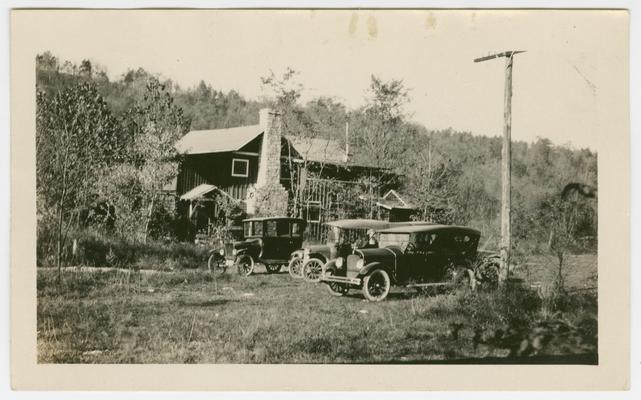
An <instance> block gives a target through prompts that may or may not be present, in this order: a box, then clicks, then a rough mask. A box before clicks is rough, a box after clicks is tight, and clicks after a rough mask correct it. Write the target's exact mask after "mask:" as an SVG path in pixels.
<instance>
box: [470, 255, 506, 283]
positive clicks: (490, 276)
mask: <svg viewBox="0 0 641 400" xmlns="http://www.w3.org/2000/svg"><path fill="white" fill-rule="evenodd" d="M500 271H501V265H500V263H499V261H498V260H487V261H484V262H483V263H482V264H481V265H479V266H478V267H477V268H476V271H475V273H474V275H475V277H476V283H477V285H478V287H479V288H481V289H496V288H497V287H498V285H499V276H500Z"/></svg>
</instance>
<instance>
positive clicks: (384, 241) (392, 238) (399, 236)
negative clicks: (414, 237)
mask: <svg viewBox="0 0 641 400" xmlns="http://www.w3.org/2000/svg"><path fill="white" fill-rule="evenodd" d="M409 240H410V234H409V233H381V234H380V235H379V237H378V245H379V247H387V246H399V247H403V246H405V245H407V243H408V242H409Z"/></svg>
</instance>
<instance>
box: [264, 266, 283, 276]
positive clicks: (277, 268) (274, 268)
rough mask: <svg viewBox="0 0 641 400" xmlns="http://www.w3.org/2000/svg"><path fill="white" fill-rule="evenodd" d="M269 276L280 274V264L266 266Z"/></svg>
mask: <svg viewBox="0 0 641 400" xmlns="http://www.w3.org/2000/svg"><path fill="white" fill-rule="evenodd" d="M265 268H266V269H267V273H268V274H276V273H278V272H280V264H265Z"/></svg>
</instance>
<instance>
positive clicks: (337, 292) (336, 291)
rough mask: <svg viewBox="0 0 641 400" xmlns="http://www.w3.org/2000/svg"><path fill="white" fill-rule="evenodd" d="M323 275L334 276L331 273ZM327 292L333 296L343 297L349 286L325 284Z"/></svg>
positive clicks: (326, 272)
mask: <svg viewBox="0 0 641 400" xmlns="http://www.w3.org/2000/svg"><path fill="white" fill-rule="evenodd" d="M325 275H328V276H329V275H334V272H333V271H325ZM327 290H329V292H330V293H331V294H332V295H333V296H345V295H346V294H347V293H348V292H349V285H347V284H346V283H338V282H327Z"/></svg>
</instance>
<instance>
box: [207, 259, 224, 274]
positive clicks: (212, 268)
mask: <svg viewBox="0 0 641 400" xmlns="http://www.w3.org/2000/svg"><path fill="white" fill-rule="evenodd" d="M207 268H209V272H218V273H219V274H224V273H225V271H227V266H226V265H225V263H224V262H223V264H222V265H221V264H220V263H219V262H218V261H217V260H216V255H215V254H212V255H211V256H209V260H208V261H207Z"/></svg>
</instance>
